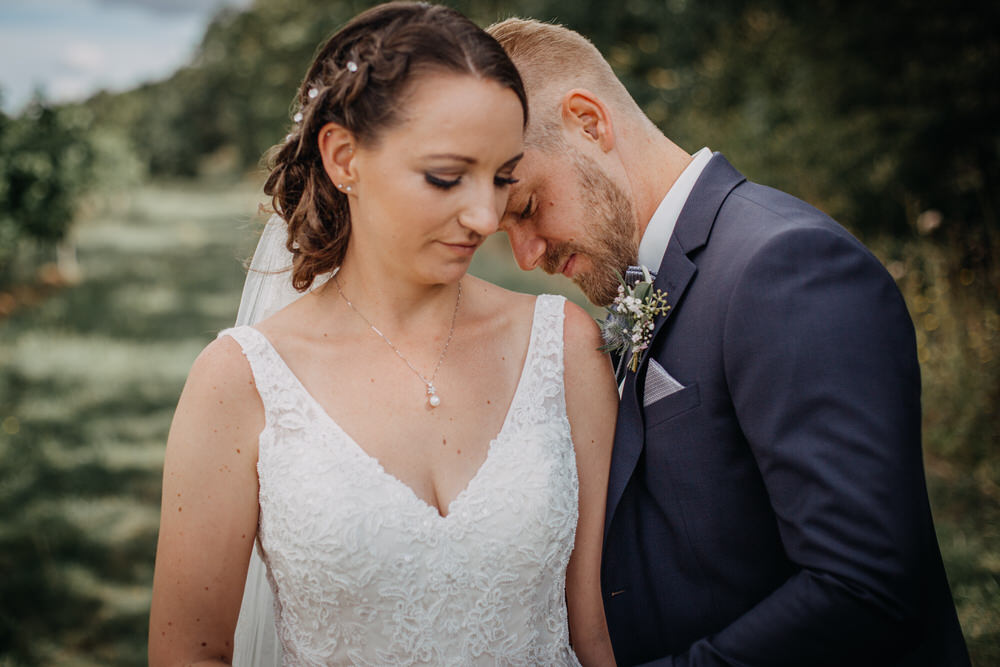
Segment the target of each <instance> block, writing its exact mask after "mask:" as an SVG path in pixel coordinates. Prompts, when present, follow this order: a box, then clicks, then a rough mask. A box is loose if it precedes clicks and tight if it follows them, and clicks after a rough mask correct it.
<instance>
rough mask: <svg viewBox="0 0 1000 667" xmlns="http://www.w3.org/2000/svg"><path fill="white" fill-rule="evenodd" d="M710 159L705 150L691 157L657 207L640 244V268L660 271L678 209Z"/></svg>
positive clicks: (682, 206)
mask: <svg viewBox="0 0 1000 667" xmlns="http://www.w3.org/2000/svg"><path fill="white" fill-rule="evenodd" d="M711 159H712V151H710V150H708V148H707V147H706V148H702V149H701V150H700V151H698V152H697V153H695V154H694V155H693V156H692V160H691V162H690V163H689V164H688V166H687V167H685V168H684V171H682V172H681V175H680V176H678V177H677V180H676V181H674V184H673V185H672V186H670V189H669V190H667V194H666V195H664V196H663V201H661V202H660V205H659V206H657V207H656V211H655V212H654V213H653V217H652V218H650V219H649V224H648V225H646V231H645V232H644V233H643V235H642V241H640V242H639V264H640V265H642V266H645V267H646V268H647V269H649V270H650V271H656V270H658V269H659V268H660V262H662V261H663V253H665V252H666V251H667V244H668V243H670V237H671V236H673V233H674V227H675V226H677V218H678V217H680V214H681V209H683V208H684V204H685V203H686V202H687V199H688V197H689V196H690V194H691V190H692V189H694V184H695V182H696V181H697V180H698V177H699V176H701V172H702V171H703V170H704V169H705V166H706V165H707V164H708V162H709V160H711Z"/></svg>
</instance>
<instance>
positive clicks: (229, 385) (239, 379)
mask: <svg viewBox="0 0 1000 667" xmlns="http://www.w3.org/2000/svg"><path fill="white" fill-rule="evenodd" d="M188 386H189V387H202V386H210V387H211V388H212V389H215V390H219V389H222V390H224V391H226V392H227V393H228V392H233V394H234V397H235V396H236V395H240V394H242V395H243V397H244V398H246V397H248V396H250V395H256V394H257V390H256V387H255V386H254V379H253V372H252V371H251V369H250V363H249V362H248V361H247V359H246V357H245V356H244V355H243V349H242V348H241V347H240V344H239V343H237V342H236V340H235V339H234V338H233V337H231V336H221V337H219V338H216V339H215V340H213V341H212V342H211V343H209V344H208V345H206V346H205V349H203V350H202V351H201V353H200V354H199V355H198V357H197V358H196V359H195V360H194V364H193V365H192V366H191V372H190V374H189V375H188Z"/></svg>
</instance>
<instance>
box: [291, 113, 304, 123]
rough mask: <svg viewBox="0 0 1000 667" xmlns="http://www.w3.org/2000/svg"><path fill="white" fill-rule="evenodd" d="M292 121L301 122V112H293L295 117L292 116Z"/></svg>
mask: <svg viewBox="0 0 1000 667" xmlns="http://www.w3.org/2000/svg"><path fill="white" fill-rule="evenodd" d="M292 120H294V121H295V122H296V123H301V122H302V112H301V111H297V112H295V115H294V116H292Z"/></svg>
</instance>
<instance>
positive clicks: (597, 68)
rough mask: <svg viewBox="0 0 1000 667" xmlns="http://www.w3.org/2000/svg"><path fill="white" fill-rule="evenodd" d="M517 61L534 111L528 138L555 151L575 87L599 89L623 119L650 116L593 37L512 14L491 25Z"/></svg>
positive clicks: (509, 53) (558, 145) (594, 90)
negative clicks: (565, 102)
mask: <svg viewBox="0 0 1000 667" xmlns="http://www.w3.org/2000/svg"><path fill="white" fill-rule="evenodd" d="M486 32H488V33H489V34H491V35H493V37H494V38H496V40H497V41H498V42H500V45H501V46H503V48H504V50H505V51H506V52H507V55H509V56H510V59H511V60H512V61H514V65H516V66H517V69H518V72H520V74H521V80H522V81H523V82H524V88H525V90H526V91H527V93H528V107H529V109H530V110H531V113H530V115H529V120H528V128H527V130H526V133H525V141H526V142H527V143H528V144H529V145H532V146H535V147H537V148H540V149H542V150H546V151H549V152H555V151H557V150H560V149H561V147H562V140H561V135H560V124H559V118H560V115H559V113H560V112H559V105H560V102H561V101H562V97H563V95H564V94H565V93H566V92H567V91H569V90H572V89H573V88H585V89H587V90H589V91H591V92H593V93H595V94H596V95H597V96H598V97H600V98H601V100H602V101H603V102H604V103H605V104H606V105H608V106H609V107H610V108H611V109H612V110H613V111H615V112H617V113H618V114H619V115H620V117H621V118H622V119H627V118H634V119H639V118H641V119H643V120H646V122H649V121H648V119H646V116H645V114H644V113H643V112H642V110H641V109H640V108H639V105H637V104H636V103H635V100H633V99H632V96H631V95H630V94H629V92H628V90H626V88H625V86H624V85H622V82H621V81H619V80H618V77H617V76H616V75H615V73H614V71H613V70H612V69H611V65H609V64H608V62H607V61H606V60H605V59H604V56H602V55H601V52H600V51H598V50H597V47H596V46H594V45H593V44H592V43H591V42H590V40H588V39H587V38H586V37H584V36H583V35H581V34H580V33H578V32H575V31H573V30H570V29H569V28H565V27H563V26H561V25H558V24H554V23H543V22H541V21H536V20H534V19H520V18H510V19H507V20H505V21H501V22H499V23H494V24H493V25H491V26H489V27H488V28H486Z"/></svg>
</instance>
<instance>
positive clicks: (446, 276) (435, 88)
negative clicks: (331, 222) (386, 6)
mask: <svg viewBox="0 0 1000 667" xmlns="http://www.w3.org/2000/svg"><path fill="white" fill-rule="evenodd" d="M401 118H402V120H401V122H399V123H397V124H396V125H394V126H392V127H391V128H389V129H387V130H385V131H383V132H382V133H381V134H380V135H379V137H378V138H377V140H376V141H375V142H374V145H371V146H356V147H355V154H354V159H353V161H352V167H353V171H354V177H355V180H354V183H353V184H352V187H351V193H350V195H349V201H350V206H351V220H352V223H351V239H350V242H349V244H348V249H347V256H346V257H345V264H347V262H349V261H350V260H351V259H352V257H353V258H356V259H359V260H365V261H364V263H365V264H366V265H369V266H370V262H375V263H376V264H380V265H381V267H380V269H379V270H382V271H384V272H388V273H390V274H393V273H395V274H396V275H398V276H399V277H400V278H404V277H408V278H411V279H416V280H418V281H420V282H429V283H446V282H453V281H455V280H458V279H459V278H461V277H462V275H464V274H465V272H466V270H467V269H468V267H469V263H470V262H471V261H472V256H473V254H474V253H475V251H476V248H478V247H479V245H480V244H481V243H482V242H483V240H484V239H485V238H486V237H487V236H489V235H490V234H492V233H493V232H495V231H496V230H497V226H498V224H499V220H500V216H501V215H502V213H503V211H504V208H505V206H506V203H507V194H508V191H509V188H510V184H511V182H512V181H513V171H514V167H515V166H516V165H517V162H518V160H519V159H520V156H521V152H522V127H523V122H524V118H523V112H522V110H521V104H520V102H519V100H518V98H517V96H516V95H515V94H514V93H513V92H512V91H510V90H509V89H507V88H505V87H503V86H501V85H500V84H498V83H495V82H493V81H489V80H483V79H480V78H477V77H474V76H471V75H459V74H450V73H449V74H443V73H429V74H424V75H421V76H419V78H418V79H416V80H415V81H414V83H413V85H412V87H411V89H410V92H409V94H408V96H407V99H406V101H405V102H404V104H403V108H402V111H401Z"/></svg>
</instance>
